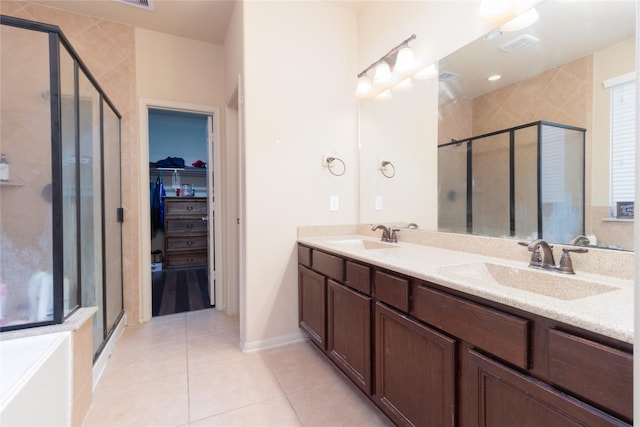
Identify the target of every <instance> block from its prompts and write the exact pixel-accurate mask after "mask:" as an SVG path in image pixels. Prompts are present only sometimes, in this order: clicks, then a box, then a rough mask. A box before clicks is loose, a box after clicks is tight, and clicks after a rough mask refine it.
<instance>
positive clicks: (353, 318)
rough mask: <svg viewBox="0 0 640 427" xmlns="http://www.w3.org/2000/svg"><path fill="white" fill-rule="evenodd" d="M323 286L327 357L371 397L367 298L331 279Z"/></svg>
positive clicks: (369, 327) (369, 328)
mask: <svg viewBox="0 0 640 427" xmlns="http://www.w3.org/2000/svg"><path fill="white" fill-rule="evenodd" d="M328 283H329V284H328V287H327V327H328V331H327V350H328V351H329V357H331V359H332V360H333V361H334V362H335V363H336V365H338V367H339V368H340V369H342V371H343V372H344V373H345V374H346V375H347V376H348V377H349V378H351V380H352V381H353V382H354V383H355V384H356V385H357V386H358V387H360V389H362V391H364V392H365V393H367V394H369V395H370V394H371V298H369V297H367V296H365V295H362V294H359V293H357V292H354V291H352V290H351V289H349V288H347V287H346V286H343V285H341V284H339V283H337V282H334V281H333V280H329V282H328Z"/></svg>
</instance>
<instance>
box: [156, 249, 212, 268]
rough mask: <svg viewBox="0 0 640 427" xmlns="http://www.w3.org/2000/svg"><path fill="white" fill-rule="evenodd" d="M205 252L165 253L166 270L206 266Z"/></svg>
mask: <svg viewBox="0 0 640 427" xmlns="http://www.w3.org/2000/svg"><path fill="white" fill-rule="evenodd" d="M207 261H208V260H207V252H206V251H188V252H174V253H170V252H167V257H166V263H167V268H182V267H185V268H186V267H202V266H206V265H207Z"/></svg>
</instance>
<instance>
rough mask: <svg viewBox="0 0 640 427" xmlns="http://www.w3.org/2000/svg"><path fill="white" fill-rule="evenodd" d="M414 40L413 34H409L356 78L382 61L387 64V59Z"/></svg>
mask: <svg viewBox="0 0 640 427" xmlns="http://www.w3.org/2000/svg"><path fill="white" fill-rule="evenodd" d="M415 38H416V35H415V34H411V37H409V38H408V39H406V40H404V41H403V42H402V43H400V44H399V45H397V46H396V47H394V48H393V49H391V50H390V51H389V52H387V53H386V54H385V55H384V56H383V57H382V58H380V59H378V60H377V61H376V62H374V63H373V64H371V65H369V66H368V67H367V68H365V69H364V70H362V72H361V73H360V74H358V78H360V77H362V76H364V75H366V74H367V73H368V72H369V70H371V69H372V68H373V67H375V66H376V65H378V64H379V63H381V62H382V61H385V62H387V63H388V61H386V59H387V58H389V57H392V56H393V55H395V54H397V53H398V51H399V50H400V49H402V48H403V47H404V46H408V45H409V42H410V41H411V40H415ZM389 65H391V64H389Z"/></svg>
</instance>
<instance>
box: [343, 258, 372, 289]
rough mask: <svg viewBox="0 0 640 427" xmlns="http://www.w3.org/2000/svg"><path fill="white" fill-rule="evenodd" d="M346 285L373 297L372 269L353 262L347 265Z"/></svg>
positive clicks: (348, 262)
mask: <svg viewBox="0 0 640 427" xmlns="http://www.w3.org/2000/svg"><path fill="white" fill-rule="evenodd" d="M344 284H345V285H347V286H349V287H350V288H353V289H355V290H356V291H360V292H362V293H363V294H366V295H369V296H371V268H370V267H368V266H366V265H362V264H358V263H355V262H352V261H347V263H346V277H345V280H344Z"/></svg>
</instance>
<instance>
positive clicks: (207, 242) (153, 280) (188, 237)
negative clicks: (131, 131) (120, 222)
mask: <svg viewBox="0 0 640 427" xmlns="http://www.w3.org/2000/svg"><path fill="white" fill-rule="evenodd" d="M193 107H194V106H185V105H175V104H172V105H167V104H165V103H158V102H151V103H147V104H146V105H145V106H144V109H142V108H141V113H143V115H144V116H145V117H144V120H142V119H141V127H142V125H143V123H142V122H143V121H144V122H145V123H144V129H145V131H146V132H141V133H144V135H141V137H142V138H141V144H145V140H146V144H145V145H146V147H145V148H146V150H145V151H147V155H146V156H145V157H143V159H148V169H147V171H148V174H145V178H146V179H145V180H144V181H143V182H145V183H148V191H146V198H145V199H146V205H147V208H148V212H149V215H148V216H143V217H142V218H148V221H146V224H144V225H145V226H146V227H142V228H143V229H144V228H146V229H147V230H148V231H149V232H148V233H146V236H143V245H142V247H143V251H144V254H143V263H142V268H143V270H144V271H143V292H142V293H143V295H142V302H143V316H142V317H143V319H141V320H149V319H150V318H151V317H152V316H161V315H166V314H173V313H179V312H184V311H193V310H200V309H205V308H210V307H215V305H216V276H218V277H219V276H220V271H219V269H218V268H216V265H217V264H219V260H217V259H216V258H219V257H216V249H217V248H218V247H219V245H217V243H218V240H219V239H217V236H219V235H220V234H219V233H218V232H216V231H217V230H216V229H217V228H218V227H219V224H217V222H219V221H216V215H215V213H216V206H215V194H216V192H215V190H216V188H215V187H214V184H215V183H216V182H218V183H219V182H220V181H219V180H216V179H215V178H216V176H217V175H219V173H217V172H218V171H217V169H219V168H218V167H217V166H218V165H217V164H216V160H217V159H218V158H219V156H218V155H217V153H218V152H219V147H217V145H218V144H217V140H218V138H217V137H216V136H217V135H218V134H219V131H218V129H217V120H216V119H217V117H218V115H217V114H216V111H215V109H213V108H206V107H199V108H193ZM141 151H143V150H141ZM143 210H146V209H143ZM143 215H144V212H143ZM218 217H219V216H218ZM143 221H144V220H143ZM145 243H146V245H148V249H146V248H144V246H146V245H145ZM218 253H219V252H218ZM145 258H148V260H149V261H148V263H147V262H144V259H145Z"/></svg>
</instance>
